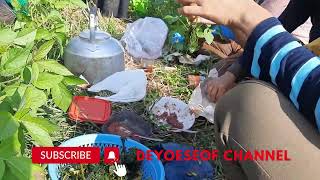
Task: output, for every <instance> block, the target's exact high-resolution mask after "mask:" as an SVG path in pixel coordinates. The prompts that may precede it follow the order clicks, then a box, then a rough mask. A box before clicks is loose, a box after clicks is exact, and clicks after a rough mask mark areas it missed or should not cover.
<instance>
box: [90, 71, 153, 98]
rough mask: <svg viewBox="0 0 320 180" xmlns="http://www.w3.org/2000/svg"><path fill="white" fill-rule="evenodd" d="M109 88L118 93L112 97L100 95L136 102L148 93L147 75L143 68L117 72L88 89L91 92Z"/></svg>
mask: <svg viewBox="0 0 320 180" xmlns="http://www.w3.org/2000/svg"><path fill="white" fill-rule="evenodd" d="M103 90H108V91H111V92H113V93H116V94H114V95H112V96H110V97H99V96H97V97H96V98H99V99H105V100H108V101H111V102H122V103H128V102H135V101H140V100H142V99H143V98H144V97H145V96H146V93H147V76H146V74H145V72H144V71H143V70H127V71H121V72H117V73H115V74H113V75H111V76H109V77H107V78H106V79H105V80H103V81H101V82H99V83H98V84H96V85H93V86H92V87H90V88H89V89H88V91H90V92H99V91H103Z"/></svg>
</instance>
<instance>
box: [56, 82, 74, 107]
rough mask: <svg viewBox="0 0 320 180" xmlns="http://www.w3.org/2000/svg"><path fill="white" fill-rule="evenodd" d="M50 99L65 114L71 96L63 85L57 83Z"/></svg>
mask: <svg viewBox="0 0 320 180" xmlns="http://www.w3.org/2000/svg"><path fill="white" fill-rule="evenodd" d="M52 98H53V101H54V103H55V104H56V105H57V106H58V107H59V108H60V109H61V110H63V111H64V112H67V110H68V108H69V106H70V104H71V101H72V94H71V93H70V92H69V90H68V88H67V87H66V86H65V85H64V84H63V83H59V84H58V85H56V86H54V87H53V88H52Z"/></svg>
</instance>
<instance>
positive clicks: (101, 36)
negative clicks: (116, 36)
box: [79, 30, 111, 41]
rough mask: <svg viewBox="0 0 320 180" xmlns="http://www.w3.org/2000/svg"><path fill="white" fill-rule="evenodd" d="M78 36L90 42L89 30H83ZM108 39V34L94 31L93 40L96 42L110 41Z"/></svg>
mask: <svg viewBox="0 0 320 180" xmlns="http://www.w3.org/2000/svg"><path fill="white" fill-rule="evenodd" d="M79 36H80V37H81V38H83V39H86V40H90V30H85V31H83V32H81V33H80V35H79ZM110 37H111V36H110V34H108V33H106V32H104V31H101V30H96V31H95V40H98V41H101V40H108V39H110Z"/></svg>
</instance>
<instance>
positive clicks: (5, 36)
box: [0, 29, 17, 44]
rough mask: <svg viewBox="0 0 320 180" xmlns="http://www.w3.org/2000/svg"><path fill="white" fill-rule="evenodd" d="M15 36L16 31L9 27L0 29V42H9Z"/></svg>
mask: <svg viewBox="0 0 320 180" xmlns="http://www.w3.org/2000/svg"><path fill="white" fill-rule="evenodd" d="M16 37H17V33H16V32H14V31H12V30H11V29H2V30H0V44H10V43H12V42H13V40H14V39H15V38H16Z"/></svg>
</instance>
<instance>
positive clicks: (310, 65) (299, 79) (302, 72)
mask: <svg viewBox="0 0 320 180" xmlns="http://www.w3.org/2000/svg"><path fill="white" fill-rule="evenodd" d="M319 65H320V59H319V58H318V57H314V58H312V59H310V60H309V61H307V62H306V63H305V64H304V65H303V66H302V67H301V68H300V69H299V70H298V72H297V73H296V74H295V76H294V77H293V79H292V81H291V92H290V95H289V97H290V99H291V101H292V102H293V104H294V105H295V106H296V108H297V109H299V108H300V107H299V103H298V100H297V99H298V96H299V93H300V90H301V87H302V85H303V83H304V81H305V80H306V78H307V77H308V75H309V74H310V72H311V71H313V70H314V69H315V68H316V67H318V66H319ZM319 78H320V77H319Z"/></svg>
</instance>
